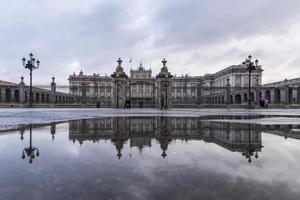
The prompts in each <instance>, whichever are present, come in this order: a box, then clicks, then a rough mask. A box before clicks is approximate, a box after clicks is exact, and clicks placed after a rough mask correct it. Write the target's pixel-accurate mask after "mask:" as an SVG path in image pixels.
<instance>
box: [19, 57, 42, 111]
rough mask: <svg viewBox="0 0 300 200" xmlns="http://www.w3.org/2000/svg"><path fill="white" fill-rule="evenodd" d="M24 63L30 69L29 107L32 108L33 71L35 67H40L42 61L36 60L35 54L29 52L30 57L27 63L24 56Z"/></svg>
mask: <svg viewBox="0 0 300 200" xmlns="http://www.w3.org/2000/svg"><path fill="white" fill-rule="evenodd" d="M22 63H23V66H24V67H25V69H29V71H30V73H29V75H30V87H29V108H32V105H33V94H32V71H33V70H34V69H38V68H39V67H40V61H39V60H37V61H35V58H34V57H33V54H32V53H30V54H29V59H28V61H27V63H26V58H25V57H23V58H22Z"/></svg>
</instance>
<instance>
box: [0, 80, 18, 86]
mask: <svg viewBox="0 0 300 200" xmlns="http://www.w3.org/2000/svg"><path fill="white" fill-rule="evenodd" d="M0 85H17V84H16V83H12V82H7V81H2V80H0Z"/></svg>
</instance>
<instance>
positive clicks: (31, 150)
mask: <svg viewBox="0 0 300 200" xmlns="http://www.w3.org/2000/svg"><path fill="white" fill-rule="evenodd" d="M29 131H30V137H29V147H27V148H24V150H23V152H22V159H25V157H26V156H27V157H28V158H29V163H30V164H31V163H32V162H33V159H34V158H35V157H39V155H40V152H39V149H38V148H36V147H34V146H32V126H31V124H30V125H29Z"/></svg>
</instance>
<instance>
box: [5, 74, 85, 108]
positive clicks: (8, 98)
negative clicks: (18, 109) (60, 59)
mask: <svg viewBox="0 0 300 200" xmlns="http://www.w3.org/2000/svg"><path fill="white" fill-rule="evenodd" d="M54 80H55V78H54V77H53V78H52V82H51V84H50V85H51V90H47V89H43V88H39V87H32V96H33V103H34V105H42V104H73V103H76V102H78V100H79V99H78V97H76V96H74V95H71V94H67V93H62V92H57V91H56V83H55V81H54ZM29 91H30V90H29V86H28V85H25V83H24V78H23V77H21V82H20V83H19V84H17V83H11V82H7V81H0V106H2V105H3V106H7V105H9V106H15V105H16V106H24V107H26V105H28V103H29V98H30V97H29V93H30V92H29Z"/></svg>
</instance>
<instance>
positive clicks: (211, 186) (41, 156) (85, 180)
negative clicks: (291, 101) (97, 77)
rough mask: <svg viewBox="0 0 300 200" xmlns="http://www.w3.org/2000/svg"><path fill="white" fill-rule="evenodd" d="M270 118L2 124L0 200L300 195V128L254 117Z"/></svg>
mask: <svg viewBox="0 0 300 200" xmlns="http://www.w3.org/2000/svg"><path fill="white" fill-rule="evenodd" d="M268 118H271V119H272V118H275V117H274V116H265V115H252V116H244V115H235V116H223V115H219V116H217V115H215V116H213V115H211V116H206V117H203V116H202V117H200V116H198V117H187V116H159V115H157V116H126V117H121V116H119V117H118V116H113V117H103V116H102V117H97V118H92V119H80V120H71V121H65V122H52V123H45V124H27V125H24V126H22V127H18V129H16V130H9V131H5V130H3V131H2V132H1V133H0V150H1V156H0V162H1V165H0V177H1V179H0V199H9V200H10V199H64V200H68V199H299V197H300V189H299V188H300V174H299V167H300V156H299V155H300V125H299V124H297V123H292V124H288V123H284V124H280V123H261V124H259V123H250V121H251V120H254V121H255V120H258V119H263V120H266V119H268ZM285 119H286V117H285ZM293 119H297V118H296V117H294V118H293ZM239 120H241V121H242V122H243V123H237V121H239Z"/></svg>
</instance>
